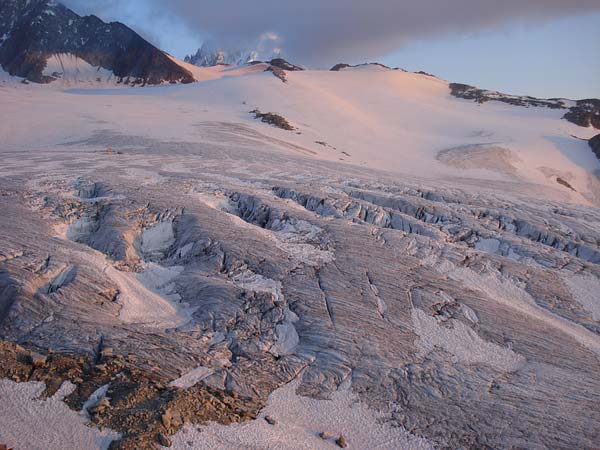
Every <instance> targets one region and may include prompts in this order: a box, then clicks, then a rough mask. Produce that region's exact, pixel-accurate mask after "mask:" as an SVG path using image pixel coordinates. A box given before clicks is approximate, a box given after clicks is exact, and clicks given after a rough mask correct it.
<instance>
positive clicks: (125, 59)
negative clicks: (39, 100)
mask: <svg viewBox="0 0 600 450" xmlns="http://www.w3.org/2000/svg"><path fill="white" fill-rule="evenodd" d="M56 54H61V55H64V54H67V55H73V57H76V58H79V59H81V60H82V61H85V62H86V63H88V64H89V65H91V66H93V67H95V68H97V69H98V70H101V69H104V70H107V71H110V72H111V73H113V74H114V76H115V78H117V80H119V81H121V82H125V83H128V84H138V85H143V84H161V83H165V82H168V83H191V82H193V81H194V78H193V76H192V74H191V73H190V72H188V71H187V70H185V69H184V68H182V67H181V66H179V65H178V64H176V63H175V62H174V61H173V60H172V59H170V58H169V57H168V56H167V55H166V54H165V53H164V52H162V51H161V50H159V49H158V48H156V47H154V46H153V45H152V44H150V43H149V42H147V41H146V40H144V39H143V38H142V37H141V36H139V35H138V34H137V33H135V32H134V31H133V30H131V29H130V28H128V27H127V26H125V25H123V24H122V23H119V22H112V23H105V22H103V21H102V20H100V19H99V18H98V17H96V16H85V17H82V16H79V15H78V14H76V13H75V12H73V11H71V10H70V9H68V8H67V7H65V6H63V5H62V4H60V3H57V2H55V1H53V0H4V1H2V2H0V65H1V66H2V68H3V69H4V70H6V71H7V72H8V73H9V74H11V75H13V76H19V77H22V78H24V79H26V80H29V81H32V82H37V83H49V82H52V81H54V80H56V79H59V78H61V77H62V76H64V75H65V73H64V72H65V70H64V67H61V68H56V69H54V70H53V71H52V72H51V73H47V72H45V69H46V67H47V65H48V60H49V59H50V58H51V57H53V56H54V55H56Z"/></svg>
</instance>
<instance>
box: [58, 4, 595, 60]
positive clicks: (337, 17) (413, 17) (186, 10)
mask: <svg viewBox="0 0 600 450" xmlns="http://www.w3.org/2000/svg"><path fill="white" fill-rule="evenodd" d="M65 3H66V4H67V5H68V6H70V7H72V8H74V9H75V10H76V11H78V12H81V13H96V14H98V15H100V16H101V17H102V16H103V15H104V16H106V15H107V14H108V15H109V16H110V17H109V18H111V19H115V17H116V18H118V16H119V14H121V15H122V19H119V20H122V21H127V19H128V18H129V19H131V20H130V21H133V25H134V26H135V27H137V28H138V29H139V31H141V32H142V33H145V34H147V35H153V36H155V35H156V27H155V24H154V23H153V20H156V21H160V22H162V23H164V21H165V17H169V18H171V23H174V21H177V20H179V21H181V23H182V24H183V25H184V26H185V28H187V29H189V30H192V31H193V32H196V33H198V36H201V35H202V36H209V37H211V38H212V39H213V40H214V41H215V42H219V43H223V44H222V45H223V46H239V45H244V44H246V43H248V42H254V41H255V40H256V39H257V38H258V37H259V36H260V35H261V34H262V33H264V32H273V33H276V34H277V35H278V36H279V37H280V38H281V45H282V48H283V50H284V54H285V55H286V56H289V57H290V58H292V59H295V60H297V61H300V62H301V63H303V64H307V65H312V66H320V65H327V64H332V63H334V62H339V61H348V62H358V61H364V60H368V59H373V58H377V57H380V56H383V55H386V54H388V53H390V52H392V51H394V50H396V49H398V48H399V47H400V46H402V45H403V44H406V43H410V42H412V41H416V40H421V39H427V38H431V37H439V36H443V35H444V34H449V33H456V32H458V33H465V32H473V31H478V30H482V29H485V28H489V27H494V26H498V25H504V24H507V23H519V22H520V23H525V24H535V23H539V22H543V21H547V20H551V19H554V18H557V17H563V16H570V15H575V14H580V13H585V12H591V11H600V1H599V0H416V1H415V0H291V1H289V0H200V1H198V0H118V1H116V0H67V1H66V2H65ZM141 17H143V20H141V19H140V18H141ZM159 39H162V38H159ZM198 44H200V42H199V43H198ZM190 50H191V49H190Z"/></svg>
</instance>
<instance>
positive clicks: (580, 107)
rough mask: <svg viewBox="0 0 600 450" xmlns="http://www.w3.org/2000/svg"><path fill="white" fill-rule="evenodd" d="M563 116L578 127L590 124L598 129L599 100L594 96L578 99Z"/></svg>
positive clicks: (599, 115)
mask: <svg viewBox="0 0 600 450" xmlns="http://www.w3.org/2000/svg"><path fill="white" fill-rule="evenodd" d="M563 118H564V119H566V120H568V121H569V122H572V123H574V124H576V125H579V126H580V127H589V126H592V127H594V128H597V129H599V130H600V100H599V99H596V98H591V99H587V100H578V101H577V105H576V106H573V107H572V108H571V109H570V110H569V112H568V113H566V114H565V115H564V117H563Z"/></svg>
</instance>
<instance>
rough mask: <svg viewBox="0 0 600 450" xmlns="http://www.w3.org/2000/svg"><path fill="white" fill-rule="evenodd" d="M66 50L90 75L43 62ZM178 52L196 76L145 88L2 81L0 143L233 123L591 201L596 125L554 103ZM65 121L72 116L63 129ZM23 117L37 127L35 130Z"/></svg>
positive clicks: (429, 169) (361, 70) (351, 157)
mask: <svg viewBox="0 0 600 450" xmlns="http://www.w3.org/2000/svg"><path fill="white" fill-rule="evenodd" d="M65 60H66V61H68V67H69V68H70V69H72V70H71V72H72V73H74V74H75V75H69V76H67V77H66V79H65V82H68V80H76V79H83V80H89V79H90V78H92V77H93V76H94V74H92V73H91V72H93V71H90V68H89V67H82V66H81V65H80V64H79V63H78V62H77V60H73V59H72V58H66V57H63V56H57V57H56V58H55V61H54V62H53V64H54V65H58V66H60V64H62V66H60V67H63V66H64V61H65ZM176 61H177V60H176ZM177 62H178V63H180V64H182V65H184V67H185V68H186V69H189V70H193V73H194V77H195V78H196V79H197V80H201V81H200V82H198V83H194V84H192V85H185V86H164V87H152V88H143V89H140V88H133V89H119V90H110V89H83V88H84V87H85V84H86V83H78V84H77V89H71V90H67V91H63V90H61V88H58V86H56V87H54V88H52V87H48V86H45V87H40V86H19V89H14V90H4V91H3V92H2V103H3V109H4V111H5V112H6V113H7V114H10V115H11V117H12V118H13V119H14V120H12V121H8V122H4V123H3V124H2V125H0V126H1V127H2V128H0V131H1V133H2V135H3V136H4V137H6V138H5V139H4V148H5V149H10V148H14V147H15V146H20V145H23V144H25V143H28V141H29V145H31V146H33V147H36V146H40V145H42V146H48V145H50V146H52V145H57V144H60V143H62V142H64V141H65V140H68V139H71V138H73V137H80V138H85V137H89V135H90V133H92V132H93V131H94V130H95V129H97V128H98V124H102V129H110V130H113V131H114V132H120V133H126V134H136V135H144V136H147V137H152V138H160V139H172V140H175V141H187V142H198V141H202V140H204V139H206V138H207V137H208V136H207V135H208V134H212V135H213V137H216V136H214V135H215V134H220V135H221V138H222V137H223V136H231V135H232V134H234V135H236V136H237V138H239V139H242V140H243V141H245V142H249V141H252V140H254V141H255V142H256V141H257V140H258V141H266V142H267V143H268V147H270V148H272V149H273V150H275V151H285V152H290V151H291V152H294V153H298V152H300V153H303V154H306V155H311V157H312V158H321V159H325V160H329V161H339V162H344V163H349V164H353V165H357V166H362V167H367V168H374V169H382V170H385V171H388V172H389V171H391V172H395V173H399V174H400V173H402V174H411V175H415V176H420V177H425V178H430V179H448V178H457V177H458V178H463V179H480V180H481V179H483V180H504V181H511V182H514V183H515V184H520V183H523V182H524V183H533V184H535V185H537V186H538V187H539V188H540V189H541V190H543V191H544V193H543V195H544V196H545V197H547V198H555V199H563V200H569V201H574V202H579V203H598V202H599V201H600V200H599V198H600V190H599V189H600V188H599V187H598V186H599V183H598V180H597V178H596V177H594V176H593V175H592V173H593V172H594V171H597V170H600V162H599V161H598V160H597V159H596V158H595V156H594V155H593V153H592V152H591V151H590V150H589V147H588V145H587V142H585V141H584V140H582V139H577V138H576V137H578V138H584V139H587V138H590V137H592V136H593V135H594V134H595V133H594V131H595V130H593V129H585V128H581V127H577V126H576V125H573V124H571V123H569V122H567V121H564V120H561V119H560V117H561V116H562V115H563V114H564V111H563V110H551V109H546V108H524V107H517V106H512V105H507V104H503V103H497V102H488V103H486V104H483V105H479V104H476V103H473V102H470V101H466V100H460V99H456V98H454V97H451V96H450V94H449V88H448V83H447V82H445V81H442V80H439V79H437V78H434V77H430V76H426V75H420V74H414V73H408V72H403V71H399V70H390V69H386V68H383V67H379V66H361V67H356V68H351V69H346V70H343V71H340V72H329V71H303V72H291V73H288V74H287V77H288V81H287V83H282V82H281V81H280V80H279V79H277V78H276V77H274V76H273V75H272V74H271V73H268V72H265V73H263V70H264V67H263V66H261V65H256V66H243V67H235V66H234V67H229V66H217V67H209V68H197V67H194V66H190V65H187V64H185V63H182V62H180V61H177ZM188 66H189V67H188ZM56 68H57V67H53V68H49V69H47V70H53V69H56ZM32 103H35V108H32ZM254 108H259V109H260V110H261V111H271V112H276V113H278V114H281V115H282V116H284V117H285V118H286V119H288V120H289V121H290V122H291V123H292V125H293V126H295V127H296V129H297V130H296V131H295V132H287V131H283V130H279V129H276V128H273V127H270V126H268V125H266V124H263V123H260V122H257V121H255V120H254V119H253V117H252V116H251V115H250V114H248V112H249V111H250V110H252V109H254ZM32 109H35V111H34V112H33V113H32ZM123 117H127V119H128V120H127V121H123V120H122V118H123ZM64 123H71V124H72V126H70V127H68V128H66V129H65V128H64V127H62V125H61V124H64ZM216 123H219V124H221V125H220V126H219V127H218V129H215V127H214V124H216ZM211 124H212V125H211ZM225 124H227V125H225ZM30 127H35V129H36V130H37V133H36V135H35V137H34V136H31V135H30V133H29V131H28V130H30V129H31V128H30ZM236 127H238V128H236ZM239 127H241V128H239ZM207 128H211V129H210V133H209V130H208V129H207ZM257 133H258V134H257ZM573 136H576V137H573ZM558 178H561V179H562V180H565V181H566V182H567V183H568V184H570V185H571V187H572V188H573V189H574V190H572V189H570V188H568V187H567V186H565V185H561V184H558V183H557V179H558ZM532 194H535V195H537V194H539V193H534V192H532Z"/></svg>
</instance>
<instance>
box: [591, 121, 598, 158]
mask: <svg viewBox="0 0 600 450" xmlns="http://www.w3.org/2000/svg"><path fill="white" fill-rule="evenodd" d="M596 128H598V127H596ZM589 144H590V147H592V151H593V152H594V154H595V155H596V157H597V158H598V159H600V134H597V135H596V136H594V137H593V138H592V139H590V140H589Z"/></svg>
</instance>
